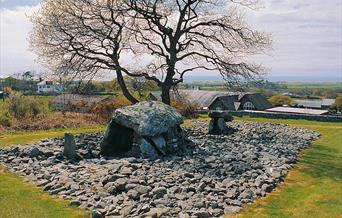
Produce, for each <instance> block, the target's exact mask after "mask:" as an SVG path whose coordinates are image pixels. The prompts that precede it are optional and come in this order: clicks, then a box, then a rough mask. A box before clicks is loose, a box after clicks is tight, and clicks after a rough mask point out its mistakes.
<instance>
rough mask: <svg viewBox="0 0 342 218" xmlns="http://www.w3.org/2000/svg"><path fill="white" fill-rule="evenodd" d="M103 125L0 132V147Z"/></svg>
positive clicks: (97, 129)
mask: <svg viewBox="0 0 342 218" xmlns="http://www.w3.org/2000/svg"><path fill="white" fill-rule="evenodd" d="M104 130H105V126H102V125H99V126H88V127H80V128H70V129H53V130H48V131H36V132H14V133H4V134H0V147H3V146H8V145H14V144H28V143H34V142H37V141H39V140H41V139H45V138H52V137H59V136H63V135H64V133H65V132H70V133H73V134H80V133H91V132H99V131H104Z"/></svg>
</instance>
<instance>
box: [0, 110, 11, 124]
mask: <svg viewBox="0 0 342 218" xmlns="http://www.w3.org/2000/svg"><path fill="white" fill-rule="evenodd" d="M10 125H11V118H10V113H9V112H8V110H1V111H0V127H1V126H6V127H8V126H10Z"/></svg>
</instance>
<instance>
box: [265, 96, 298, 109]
mask: <svg viewBox="0 0 342 218" xmlns="http://www.w3.org/2000/svg"><path fill="white" fill-rule="evenodd" d="M268 100H269V101H270V103H271V104H272V105H273V106H283V105H291V104H292V103H293V101H292V98H290V97H289V96H284V95H275V96H272V97H271V98H269V99H268Z"/></svg>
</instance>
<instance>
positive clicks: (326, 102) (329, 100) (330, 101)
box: [322, 98, 335, 106]
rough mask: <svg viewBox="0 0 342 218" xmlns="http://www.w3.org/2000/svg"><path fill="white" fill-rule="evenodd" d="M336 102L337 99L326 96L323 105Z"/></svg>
mask: <svg viewBox="0 0 342 218" xmlns="http://www.w3.org/2000/svg"><path fill="white" fill-rule="evenodd" d="M334 103H335V99H329V98H324V99H322V106H330V105H333V104H334Z"/></svg>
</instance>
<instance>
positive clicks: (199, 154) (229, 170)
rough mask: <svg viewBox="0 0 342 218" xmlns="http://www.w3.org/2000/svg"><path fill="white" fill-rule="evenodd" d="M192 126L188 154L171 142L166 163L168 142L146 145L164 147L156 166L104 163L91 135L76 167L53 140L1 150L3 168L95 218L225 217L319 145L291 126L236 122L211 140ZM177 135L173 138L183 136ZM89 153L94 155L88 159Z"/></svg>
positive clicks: (97, 137) (83, 141) (202, 126)
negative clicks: (305, 151) (231, 131)
mask: <svg viewBox="0 0 342 218" xmlns="http://www.w3.org/2000/svg"><path fill="white" fill-rule="evenodd" d="M192 124H193V125H191V126H188V127H186V128H185V130H184V132H183V134H184V136H185V137H186V138H187V140H186V141H185V142H186V143H185V144H184V145H183V147H182V149H180V147H177V146H178V145H179V144H178V142H175V143H173V144H172V143H171V142H170V141H167V140H165V142H166V155H165V156H164V155H163V154H160V153H158V152H157V151H158V150H163V149H164V146H163V145H164V144H163V142H159V140H160V141H162V140H161V139H154V141H155V142H153V143H152V142H151V141H152V138H154V136H153V137H147V139H148V140H147V142H148V143H149V145H151V146H152V147H153V145H152V144H154V145H156V144H159V145H158V146H160V148H158V150H156V149H153V150H154V151H155V152H156V159H155V160H150V159H143V158H142V156H139V155H138V156H135V155H133V154H132V153H129V152H127V153H124V154H121V156H120V157H115V158H107V157H106V158H104V157H102V156H101V155H100V151H101V150H100V149H101V148H100V146H99V145H100V144H101V141H102V139H103V134H102V133H92V134H81V135H75V136H74V140H75V141H74V142H75V149H77V153H78V154H79V156H77V158H75V159H73V161H70V160H68V159H66V158H63V152H64V147H63V144H64V138H52V139H46V140H43V141H41V142H38V143H35V144H32V145H25V146H17V147H8V148H1V149H0V163H1V165H4V166H5V167H6V168H7V169H8V170H9V171H11V172H13V173H18V174H20V175H22V176H24V178H25V179H26V180H27V181H29V182H32V183H35V184H37V185H39V186H41V187H43V189H44V190H45V191H48V192H49V193H51V194H54V195H57V196H58V197H61V198H66V199H69V200H70V205H72V206H79V207H81V208H84V209H86V210H89V211H93V212H92V217H104V216H106V217H144V216H145V217H158V216H161V217H177V216H179V217H184V218H185V217H221V216H223V215H224V214H234V213H238V212H239V211H240V210H241V208H242V207H243V206H244V205H245V204H246V203H249V202H252V201H253V200H254V199H257V198H259V197H261V196H265V195H266V194H267V193H268V192H271V191H272V190H273V189H274V188H275V187H276V186H277V185H278V183H279V182H281V181H282V179H283V178H284V176H285V175H286V174H287V172H288V170H289V169H291V167H292V165H293V164H294V163H296V162H297V161H298V154H299V152H300V151H301V150H302V149H304V148H306V147H308V146H309V145H310V142H311V140H313V139H316V138H317V137H318V134H317V133H315V132H312V131H309V130H305V129H300V128H295V127H290V126H288V125H278V124H268V123H245V122H236V121H233V122H231V123H230V124H229V127H230V128H233V129H235V130H236V132H235V133H234V134H228V135H211V134H207V133H208V123H207V122H205V121H192ZM171 129H173V130H170V132H169V131H168V133H167V134H170V135H177V132H176V131H178V130H174V128H171ZM175 129H177V128H175ZM157 137H158V136H157ZM163 137H164V136H163ZM171 138H172V137H171ZM164 139H166V137H164ZM149 140H151V141H149ZM151 143H152V144H151ZM171 144H172V146H175V147H174V148H175V149H173V148H172V147H170V145H171ZM168 146H169V147H168ZM35 148H37V149H38V150H39V152H38V150H37V149H35ZM89 149H90V150H91V153H92V155H85V154H88V153H89ZM171 150H173V151H175V153H173V154H172V155H169V154H170V153H169V151H171ZM30 151H33V155H30ZM159 152H160V151H159ZM132 156H133V157H132Z"/></svg>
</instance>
